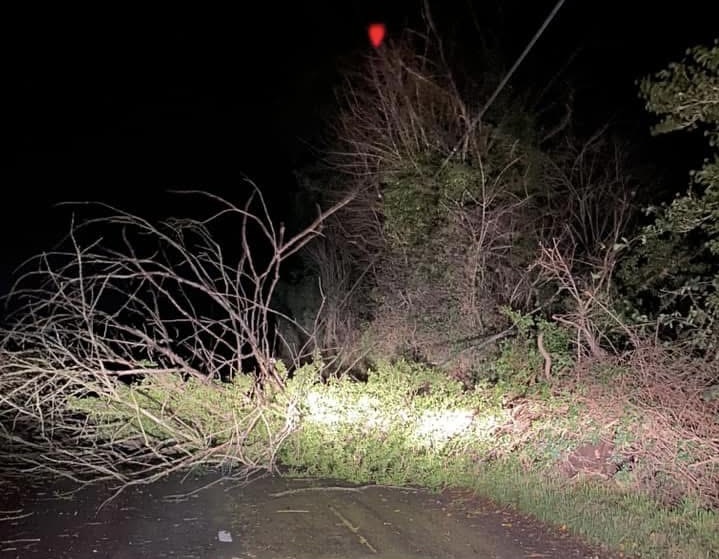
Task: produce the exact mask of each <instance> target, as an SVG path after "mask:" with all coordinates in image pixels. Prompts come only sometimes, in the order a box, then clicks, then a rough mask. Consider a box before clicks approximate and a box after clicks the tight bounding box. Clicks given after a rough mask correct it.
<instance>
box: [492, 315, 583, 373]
mask: <svg viewBox="0 0 719 559" xmlns="http://www.w3.org/2000/svg"><path fill="white" fill-rule="evenodd" d="M501 312H502V313H503V314H504V315H506V316H507V318H509V319H510V320H511V321H512V324H514V325H515V327H516V328H517V336H516V337H514V338H512V339H509V340H505V341H504V342H502V343H501V344H500V351H499V355H498V356H496V357H495V358H494V359H492V360H490V362H489V363H488V367H487V370H488V371H490V378H492V380H494V381H496V382H500V383H502V384H503V385H510V386H512V385H514V386H520V385H526V384H532V383H534V382H536V381H537V380H538V378H539V372H540V371H541V370H542V366H543V362H544V358H543V357H542V355H541V354H540V352H539V348H538V347H537V337H538V336H539V334H542V335H543V340H544V341H543V343H544V348H545V349H546V350H547V352H548V353H549V354H550V355H551V356H552V374H562V373H563V372H566V371H568V370H569V369H571V367H572V366H573V365H574V352H573V350H572V333H571V332H570V331H569V330H568V329H567V328H565V327H563V326H561V325H559V324H557V323H556V322H551V321H548V320H546V319H543V318H540V317H537V316H535V315H531V314H526V313H522V312H519V311H516V310H513V309H510V308H509V307H503V308H502V310H501Z"/></svg>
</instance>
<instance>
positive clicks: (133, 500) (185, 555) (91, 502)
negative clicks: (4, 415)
mask: <svg viewBox="0 0 719 559" xmlns="http://www.w3.org/2000/svg"><path fill="white" fill-rule="evenodd" d="M217 479H218V478H209V477H205V478H201V479H192V480H189V481H185V482H184V483H181V480H180V479H179V478H170V479H168V480H166V481H162V482H158V483H156V484H153V485H150V486H138V487H134V488H130V489H128V490H126V491H125V492H123V493H122V494H121V495H120V496H119V497H117V498H116V499H114V500H112V501H110V502H109V503H108V504H106V505H105V506H104V507H103V508H101V509H100V510H99V511H98V510H97V509H98V507H99V506H100V504H101V503H102V502H103V501H104V500H105V499H106V498H107V496H108V495H110V493H108V492H107V491H106V490H104V489H102V488H89V489H83V490H82V491H80V492H79V493H76V494H74V495H73V496H71V497H69V498H59V497H58V496H57V494H56V488H57V486H48V487H45V488H30V487H25V488H19V487H17V485H16V484H11V483H9V482H3V483H2V485H0V559H5V558H7V559H10V558H13V559H14V558H18V559H26V558H27V559H33V558H46V559H50V558H52V559H55V558H58V559H59V558H68V559H69V558H72V559H85V558H93V559H97V558H108V559H136V558H152V559H156V558H163V557H173V558H180V559H249V558H251V559H281V558H282V559H285V558H292V559H305V558H306V559H310V558H311V559H334V558H338V559H339V558H343V559H360V558H369V557H371V558H392V559H410V558H412V559H418V558H442V559H464V558H473V559H477V558H479V559H519V558H558V559H559V558H561V559H570V558H589V557H591V558H595V557H601V558H605V557H609V555H606V554H601V553H598V552H597V551H596V550H592V549H590V548H588V547H586V546H584V545H582V544H581V543H579V542H577V541H574V540H573V539H572V538H571V537H569V536H568V535H567V534H566V533H564V532H563V531H561V530H554V529H550V528H547V527H545V526H543V525H541V524H539V523H538V522H536V521H533V520H531V519H529V518H525V517H522V516H521V515H518V514H516V513H513V512H512V511H509V510H506V509H503V508H499V507H497V506H495V505H492V504H491V503H488V502H485V501H482V500H479V499H476V498H474V497H473V496H472V495H470V494H467V493H466V492H457V491H455V492H444V493H442V494H432V493H429V492H426V491H421V490H412V489H397V488H390V487H383V486H354V487H348V486H346V485H342V484H335V483H333V482H318V481H312V480H290V479H284V478H277V477H265V478H261V479H259V480H256V481H254V482H252V483H250V484H249V485H246V486H238V485H237V484H236V483H233V482H231V481H217ZM213 481H214V482H215V483H214V484H213V485H211V486H210V487H206V488H204V489H202V490H201V491H197V492H193V491H194V490H195V489H198V488H200V487H202V486H204V485H206V484H208V483H211V482H213Z"/></svg>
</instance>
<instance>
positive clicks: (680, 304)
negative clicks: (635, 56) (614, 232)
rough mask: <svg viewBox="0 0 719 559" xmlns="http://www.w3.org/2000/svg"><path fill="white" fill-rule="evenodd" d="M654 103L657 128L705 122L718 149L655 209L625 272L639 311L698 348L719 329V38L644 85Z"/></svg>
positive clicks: (685, 127) (660, 131)
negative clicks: (677, 191) (687, 182)
mask: <svg viewBox="0 0 719 559" xmlns="http://www.w3.org/2000/svg"><path fill="white" fill-rule="evenodd" d="M640 91H641V95H642V97H643V98H644V99H645V101H646V107H647V110H649V111H651V112H653V113H655V114H656V115H658V116H659V117H661V121H660V122H659V123H658V124H657V125H656V126H655V127H654V129H653V132H654V133H655V134H663V133H667V132H672V131H676V130H693V129H696V128H701V129H703V130H704V133H705V135H706V136H707V137H708V140H709V145H710V147H711V149H712V155H711V157H710V158H709V159H707V160H706V161H705V164H704V166H703V167H702V168H701V169H700V170H698V171H695V172H693V173H692V176H693V181H692V182H693V184H692V185H691V187H690V189H689V191H688V192H687V193H686V194H685V195H683V196H678V197H677V198H676V199H675V200H674V201H673V202H672V203H671V204H669V205H665V206H663V207H660V208H656V207H651V208H648V210H647V211H648V212H650V213H653V214H654V215H655V220H654V223H652V224H651V225H649V226H647V227H645V228H644V230H643V231H642V235H641V238H640V239H641V243H640V244H638V245H637V246H636V247H635V249H634V250H633V251H632V252H631V254H630V255H629V256H628V258H627V260H626V262H625V263H624V265H623V267H622V269H621V270H620V274H619V278H620V280H621V282H622V284H623V285H624V287H625V289H626V291H627V294H628V296H629V299H631V300H632V306H633V307H634V312H635V313H638V315H639V316H638V318H646V317H643V316H641V315H642V314H643V313H644V314H649V315H650V316H651V318H653V319H656V320H659V322H660V324H661V325H663V326H667V327H668V328H670V330H671V331H672V332H673V335H674V336H677V337H680V338H681V337H684V338H688V339H689V341H690V342H691V343H692V345H694V346H695V347H697V348H698V349H702V350H708V349H710V348H712V347H716V342H717V339H718V338H717V336H718V335H719V332H718V331H717V328H716V326H715V323H716V320H717V318H719V295H718V293H719V291H718V289H717V288H718V287H719V43H718V42H715V44H714V46H713V47H695V48H692V49H689V50H688V51H687V57H686V59H685V60H684V61H682V62H681V63H672V64H670V65H669V66H668V68H667V69H665V70H663V71H661V72H659V73H658V74H656V75H655V76H653V77H649V78H646V79H644V80H642V82H641V85H640Z"/></svg>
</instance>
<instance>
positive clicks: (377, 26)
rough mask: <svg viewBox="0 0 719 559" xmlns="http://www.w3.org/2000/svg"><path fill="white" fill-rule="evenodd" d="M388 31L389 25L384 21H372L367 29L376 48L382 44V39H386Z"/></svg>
mask: <svg viewBox="0 0 719 559" xmlns="http://www.w3.org/2000/svg"><path fill="white" fill-rule="evenodd" d="M386 32H387V27H386V26H385V24H384V23H371V24H370V26H369V28H368V29H367V34H368V35H369V40H370V43H372V46H373V47H374V48H379V46H380V45H381V44H382V41H384V36H385V33H386Z"/></svg>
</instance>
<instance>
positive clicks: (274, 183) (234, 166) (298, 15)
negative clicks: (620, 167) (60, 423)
mask: <svg viewBox="0 0 719 559" xmlns="http://www.w3.org/2000/svg"><path fill="white" fill-rule="evenodd" d="M245 4H247V5H248V6H249V5H251V4H249V3H237V5H238V6H242V5H245ZM469 4H475V5H476V11H477V15H478V20H479V21H480V24H481V25H484V24H485V22H489V21H490V18H489V16H488V15H487V14H489V13H490V12H493V13H496V10H495V9H493V8H491V6H493V5H495V4H497V2H494V3H493V2H490V1H485V2H471V1H470V0H454V1H452V0H443V1H441V2H440V1H438V0H435V1H434V2H431V3H430V5H431V6H432V9H433V11H434V13H435V19H436V20H437V22H438V24H439V25H440V27H441V28H443V29H444V28H447V29H449V28H450V27H454V26H459V27H461V26H462V24H464V25H465V27H466V22H468V21H470V18H469V17H468V14H469V12H468V11H467V10H468V8H467V6H468V5H469ZM500 4H501V5H502V11H503V12H504V16H505V23H506V25H505V27H503V28H500V27H497V26H496V25H495V26H493V27H492V29H493V30H494V31H495V32H496V33H497V34H498V35H499V36H500V37H501V39H502V41H503V42H504V43H505V44H506V47H507V50H508V51H509V52H508V57H509V58H511V57H513V56H516V55H517V54H519V52H520V51H521V49H522V48H523V47H524V45H525V43H526V42H527V40H528V39H529V37H531V35H532V34H533V33H534V32H535V30H536V29H537V27H538V26H539V25H540V23H541V21H542V19H543V18H544V16H545V15H546V14H547V13H548V12H549V11H550V9H551V7H552V6H553V5H554V2H548V1H544V0H541V1H539V0H535V1H533V2H527V1H526V0H515V1H513V2H506V1H505V2H501V3H500ZM666 4H668V5H670V6H672V8H671V9H670V8H669V7H666V8H658V7H656V3H655V2H648V1H647V2H643V1H638V0H636V1H632V0H625V1H623V2H618V1H616V0H612V1H598V0H597V1H592V0H567V2H566V4H565V5H564V7H563V8H562V11H560V13H559V15H558V17H557V19H556V20H555V21H554V22H553V23H552V24H551V25H550V27H549V28H548V29H547V31H546V33H545V35H544V36H543V37H542V39H540V42H539V43H538V45H537V47H536V49H535V50H534V51H533V52H532V54H531V55H530V57H529V58H528V59H527V60H526V62H525V64H524V65H523V66H522V69H521V70H520V72H519V73H518V75H517V78H516V83H517V84H521V83H523V82H524V83H533V82H535V81H542V80H547V79H549V77H551V75H553V73H555V72H556V71H557V69H558V68H559V67H561V66H562V64H563V63H564V61H565V60H566V59H567V57H569V55H570V54H571V53H572V52H573V51H575V50H576V49H578V48H581V51H580V54H579V56H578V57H577V58H576V59H575V61H574V63H573V65H572V66H571V67H570V68H569V70H568V76H569V77H571V78H572V79H573V80H574V81H575V83H576V85H577V87H578V91H579V93H580V97H579V100H578V111H579V117H580V118H582V119H584V120H586V122H588V123H590V125H593V124H594V123H595V122H596V123H597V124H598V123H601V122H602V121H604V120H606V119H607V118H608V117H609V116H611V115H614V117H615V120H616V121H617V123H618V124H619V125H621V126H624V127H625V128H626V129H627V130H632V129H633V132H634V133H635V134H638V136H637V138H638V139H639V140H638V141H644V140H645V139H647V138H648V137H649V133H648V130H645V125H646V123H648V120H647V119H646V117H645V116H644V115H643V114H642V113H641V110H640V108H641V106H640V104H639V102H638V100H637V99H636V87H635V85H634V80H635V79H636V78H638V77H641V76H642V75H644V74H646V73H647V72H651V71H655V70H658V69H661V68H662V67H663V66H664V65H665V63H666V62H667V61H668V60H669V59H671V58H676V57H677V56H678V55H680V54H681V53H682V52H683V50H684V49H685V48H686V47H689V46H691V45H693V44H695V43H697V42H708V41H709V40H710V39H711V38H712V37H714V36H716V35H719V23H717V22H718V21H719V19H717V14H716V9H713V8H710V6H712V5H713V4H715V2H711V1H704V2H700V1H696V0H687V1H685V2H682V3H679V4H678V3H666ZM435 5H436V6H435ZM285 6H288V7H285ZM420 6H421V2H419V1H417V0H414V1H410V0H391V1H390V0H387V1H385V2H379V1H374V2H371V1H369V2H368V1H359V0H351V1H347V2H342V1H340V0H337V1H336V2H328V1H326V2H325V1H319V2H292V3H290V2H287V3H286V4H285V3H283V2H270V1H268V2H264V3H260V4H259V7H253V8H237V7H235V9H234V11H233V12H225V13H222V12H219V11H218V12H214V13H212V12H211V11H210V10H199V9H197V8H196V9H195V10H194V11H192V12H188V13H186V14H179V13H176V12H173V13H172V14H170V13H169V12H168V13H166V14H152V15H151V14H149V13H145V12H139V11H138V12H131V11H128V12H117V13H111V12H109V11H106V12H105V13H99V12H94V13H93V12H77V13H75V14H73V13H70V12H68V11H66V10H65V11H63V12H58V13H57V14H50V13H47V12H43V13H42V19H38V18H39V14H38V13H30V12H25V13H22V14H20V13H18V14H16V15H15V16H14V17H9V18H8V19H7V20H6V25H7V27H8V28H10V29H11V30H12V31H11V33H10V35H9V37H8V38H9V45H8V47H7V48H6V53H9V56H8V57H7V58H8V59H9V65H8V66H6V68H5V70H3V72H4V73H5V76H4V79H3V82H4V85H5V87H4V88H3V89H5V90H6V91H9V92H10V100H9V101H8V100H7V99H6V101H5V104H4V108H5V113H6V114H5V116H6V119H4V120H5V122H6V126H4V127H3V128H4V131H5V134H6V136H7V140H8V141H7V142H6V144H9V145H10V150H9V152H10V153H9V165H7V166H6V167H5V166H4V167H5V169H6V172H5V176H4V178H3V187H4V188H3V199H2V205H1V206H0V207H2V212H3V215H2V219H0V254H1V255H2V265H0V292H4V291H5V290H6V289H7V286H8V282H9V278H10V272H11V270H12V268H13V267H14V266H15V265H17V264H18V263H19V261H20V260H21V259H23V258H25V257H27V256H29V255H30V254H33V253H36V252H38V251H40V250H43V249H47V248H49V247H50V246H51V245H52V243H53V242H54V241H55V240H57V239H58V238H59V237H60V235H62V234H64V233H65V232H66V231H67V225H68V221H67V214H66V213H62V212H60V211H58V210H57V209H53V208H52V205H53V204H54V203H56V202H59V201H63V200H102V201H108V202H111V203H115V204H120V205H122V207H123V208H127V209H130V210H134V211H154V209H157V208H163V209H165V208H166V206H165V202H164V201H162V199H161V198H160V195H161V193H162V192H163V191H164V190H166V189H167V188H172V187H179V188H195V187H199V188H207V189H209V190H212V191H213V192H217V193H220V194H229V193H231V192H232V190H233V189H235V188H237V185H238V183H239V181H240V180H241V178H242V176H243V174H247V175H250V176H251V177H253V178H255V179H257V180H258V181H259V182H260V184H261V185H263V186H265V187H270V186H271V187H272V188H273V189H275V190H279V191H282V189H288V188H291V187H292V181H291V174H290V171H291V169H292V167H293V165H296V163H297V161H298V160H297V156H298V154H300V153H301V152H300V150H301V146H302V144H301V143H300V142H299V141H298V140H297V138H298V137H308V136H311V134H312V133H313V132H314V131H315V130H316V122H317V117H318V114H319V112H320V110H321V108H322V106H323V104H326V103H328V102H331V100H332V93H331V83H332V82H331V80H332V78H333V71H334V69H335V67H336V62H337V58H338V57H340V56H344V55H348V54H350V53H352V52H357V51H358V50H361V49H366V48H370V47H369V46H368V44H367V41H366V37H365V26H366V24H367V23H368V22H369V20H371V19H384V20H385V21H387V22H388V23H389V25H390V33H391V32H392V31H393V30H395V31H396V30H397V29H398V28H399V27H401V26H403V25H405V24H408V23H409V24H413V23H416V22H417V21H419V7H420ZM488 6H489V7H488ZM527 6H531V9H529V8H527ZM487 10H488V11H487ZM37 11H38V12H39V11H40V10H39V8H38V9H37ZM158 16H160V17H158ZM487 25H489V23H487ZM308 29H313V30H314V35H313V34H312V33H310V32H308ZM460 31H461V30H460ZM460 31H457V32H458V33H459V32H460ZM637 130H639V132H637ZM647 145H649V146H650V152H651V153H658V154H661V153H662V152H661V150H662V149H665V150H666V149H670V148H668V147H666V146H668V145H669V144H666V143H665V144H662V140H659V141H656V140H655V141H653V143H652V144H647ZM662 146H664V147H662ZM652 150H655V151H652ZM661 159H666V158H661ZM695 163H696V161H691V162H689V163H686V162H684V161H679V162H678V164H679V167H674V169H677V168H681V169H682V171H681V172H682V173H683V172H684V170H683V167H682V166H683V165H687V164H695ZM667 172H672V171H671V169H668V171H667ZM679 176H681V174H680V175H679ZM159 211H162V210H159Z"/></svg>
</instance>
